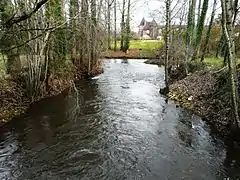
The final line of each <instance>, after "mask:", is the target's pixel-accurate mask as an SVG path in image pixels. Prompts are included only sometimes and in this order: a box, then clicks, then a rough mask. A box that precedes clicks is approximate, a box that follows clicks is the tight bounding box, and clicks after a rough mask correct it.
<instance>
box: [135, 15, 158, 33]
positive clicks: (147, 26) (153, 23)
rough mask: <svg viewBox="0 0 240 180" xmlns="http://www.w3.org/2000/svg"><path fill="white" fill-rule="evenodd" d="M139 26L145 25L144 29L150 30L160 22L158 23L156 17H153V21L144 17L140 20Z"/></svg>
mask: <svg viewBox="0 0 240 180" xmlns="http://www.w3.org/2000/svg"><path fill="white" fill-rule="evenodd" d="M139 26H144V27H143V30H148V29H150V28H152V27H156V26H158V24H157V23H156V21H155V19H152V21H146V20H145V18H144V17H143V18H142V21H141V22H140V24H139Z"/></svg>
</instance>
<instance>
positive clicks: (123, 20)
mask: <svg viewBox="0 0 240 180" xmlns="http://www.w3.org/2000/svg"><path fill="white" fill-rule="evenodd" d="M125 4H126V0H123V6H122V21H121V47H120V50H121V51H123V49H124V35H125Z"/></svg>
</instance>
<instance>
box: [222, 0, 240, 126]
mask: <svg viewBox="0 0 240 180" xmlns="http://www.w3.org/2000/svg"><path fill="white" fill-rule="evenodd" d="M233 4H234V3H233V0H221V5H222V18H223V31H224V34H225V37H226V41H227V46H228V49H229V51H228V56H229V61H228V63H229V67H230V68H229V71H230V77H231V87H232V106H233V109H234V115H235V117H234V119H235V122H233V123H235V124H236V125H237V127H238V128H239V127H240V120H239V113H238V110H239V94H238V79H237V69H236V54H235V53H236V52H235V42H234V24H233V21H232V20H233V16H234V12H233V11H234V8H233V6H232V5H233Z"/></svg>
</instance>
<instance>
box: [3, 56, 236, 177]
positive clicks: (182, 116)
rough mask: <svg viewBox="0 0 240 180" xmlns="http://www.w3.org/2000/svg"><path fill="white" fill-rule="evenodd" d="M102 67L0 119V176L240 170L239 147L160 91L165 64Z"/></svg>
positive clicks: (109, 62)
mask: <svg viewBox="0 0 240 180" xmlns="http://www.w3.org/2000/svg"><path fill="white" fill-rule="evenodd" d="M104 70H105V72H104V73H103V74H101V75H99V76H97V77H94V78H93V79H91V80H90V81H86V80H85V81H84V80H82V81H80V82H78V83H77V85H76V88H77V89H78V91H74V89H72V90H71V91H70V90H69V92H66V93H63V94H62V95H60V96H57V97H53V98H49V99H45V100H43V101H41V102H39V103H37V104H35V105H32V106H31V107H30V108H29V110H28V112H27V113H26V115H23V116H21V117H19V118H16V119H14V120H12V121H11V122H10V123H8V124H6V125H4V126H2V127H1V132H0V138H1V140H0V179H1V180H2V179H23V180H26V179H54V180H55V179H56V180H57V179H82V180H90V179H91V180H124V179H127V180H128V179H129V180H141V179H144V180H165V179H169V180H179V179H189V180H193V179H194V180H198V179H199V180H200V179H202V180H210V179H213V180H214V179H237V178H240V150H239V149H237V148H235V147H230V146H227V145H226V143H224V142H223V141H222V140H221V139H219V138H217V137H215V136H214V135H211V130H210V128H209V127H208V125H206V124H205V123H204V122H203V121H201V119H200V118H199V117H197V116H195V115H194V114H192V113H190V112H188V111H186V110H184V109H181V108H177V107H176V105H175V104H174V103H172V102H167V101H166V98H165V97H163V96H161V95H160V94H159V92H158V91H159V88H160V87H163V86H164V68H163V67H158V66H155V65H147V64H144V63H143V60H106V61H104Z"/></svg>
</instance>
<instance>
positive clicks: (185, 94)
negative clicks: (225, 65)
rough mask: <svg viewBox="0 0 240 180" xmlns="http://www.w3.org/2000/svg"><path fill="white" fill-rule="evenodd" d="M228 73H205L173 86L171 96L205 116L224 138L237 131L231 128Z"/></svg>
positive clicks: (203, 71)
mask: <svg viewBox="0 0 240 180" xmlns="http://www.w3.org/2000/svg"><path fill="white" fill-rule="evenodd" d="M226 77H228V76H227V73H226V72H221V73H216V72H214V71H211V70H202V71H198V72H195V73H193V74H191V75H188V76H187V77H186V78H184V79H182V80H179V81H176V82H174V83H173V84H171V85H170V87H169V89H170V92H169V93H168V97H169V98H170V99H171V100H174V101H176V102H177V103H179V104H180V105H182V106H183V107H185V108H187V109H189V110H191V111H193V112H194V113H195V114H197V115H199V116H201V117H203V118H204V119H205V120H206V121H207V122H208V123H209V124H210V125H211V126H212V127H213V129H214V131H216V133H218V134H220V135H222V136H228V135H230V134H232V133H233V132H234V131H235V128H234V127H233V126H231V125H230V124H231V121H232V117H233V115H232V113H231V104H230V100H229V99H230V96H231V91H230V88H229V82H228V80H227V78H226Z"/></svg>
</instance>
